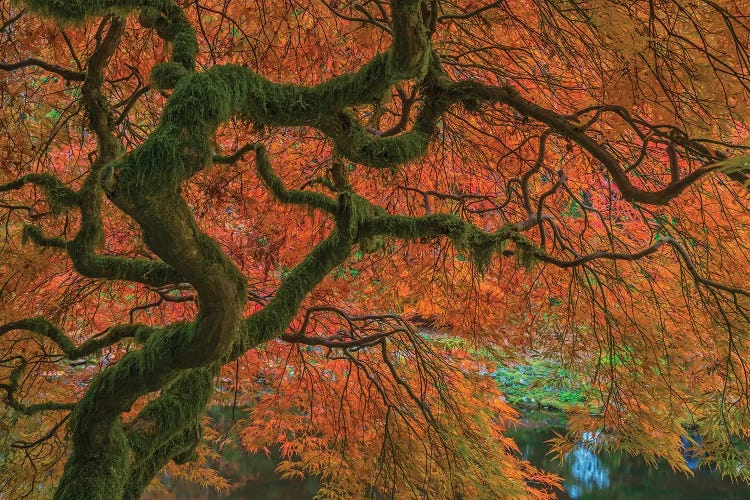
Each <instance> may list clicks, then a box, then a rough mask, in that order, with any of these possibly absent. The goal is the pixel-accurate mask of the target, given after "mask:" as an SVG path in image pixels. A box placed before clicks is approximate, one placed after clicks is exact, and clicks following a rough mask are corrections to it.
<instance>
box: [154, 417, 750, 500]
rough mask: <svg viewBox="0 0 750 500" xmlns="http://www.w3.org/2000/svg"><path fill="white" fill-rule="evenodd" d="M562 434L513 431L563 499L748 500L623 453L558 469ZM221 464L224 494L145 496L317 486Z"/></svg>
mask: <svg viewBox="0 0 750 500" xmlns="http://www.w3.org/2000/svg"><path fill="white" fill-rule="evenodd" d="M555 431H558V432H561V431H563V429H562V428H561V427H558V426H557V424H556V423H554V422H553V423H551V424H548V425H541V426H540V425H539V423H538V421H537V422H536V423H535V424H534V425H529V426H525V427H519V428H518V429H516V430H515V431H513V432H512V436H513V438H514V439H515V440H516V442H517V443H518V447H519V449H520V450H521V453H522V455H523V457H524V458H526V459H527V460H529V461H530V462H531V463H533V464H534V465H536V466H538V467H541V468H542V469H544V470H547V471H550V472H554V473H556V474H558V475H559V476H561V477H563V478H564V483H563V488H564V491H562V492H559V493H558V497H559V498H560V499H562V500H568V499H574V500H579V499H580V500H595V499H602V500H605V499H606V500H612V499H617V500H619V499H622V500H637V499H644V500H646V499H648V500H656V499H680V500H685V499H691V500H692V499H695V500H734V499H750V487H748V486H746V485H738V484H733V483H732V482H731V481H729V480H727V479H722V478H721V476H720V475H719V473H718V472H716V471H711V470H700V469H696V470H695V471H694V475H693V476H686V475H685V474H683V473H681V472H674V471H672V470H671V469H670V468H669V467H668V466H666V465H665V464H662V465H661V466H659V467H658V468H652V467H648V466H646V464H645V463H644V462H643V460H641V459H640V458H638V457H632V456H630V455H627V454H599V455H597V454H595V453H593V452H591V451H590V450H588V449H586V448H585V447H582V446H580V447H577V448H576V449H574V450H573V451H572V452H571V453H570V454H569V455H568V456H567V457H566V460H565V461H564V462H563V463H562V464H560V462H559V461H557V460H555V459H554V458H553V457H552V456H549V455H547V452H548V451H549V445H548V444H547V443H546V441H548V440H549V439H551V438H552V437H554V432H555ZM224 460H225V464H224V465H222V466H221V467H220V469H219V471H220V473H221V474H222V475H223V476H224V477H226V478H227V479H229V480H230V483H231V484H232V487H231V489H230V490H229V491H224V492H222V493H216V492H214V491H212V490H206V489H202V488H200V487H198V486H195V485H190V484H185V483H182V482H172V481H170V480H169V479H165V481H164V484H165V486H167V489H169V490H170V496H168V497H165V496H164V495H159V496H158V497H154V496H152V497H150V498H151V499H153V500H156V499H157V498H158V500H167V499H179V500H219V499H247V498H257V499H263V500H309V499H310V498H312V497H313V496H314V495H315V492H316V491H317V488H318V482H317V480H316V479H315V478H309V479H306V480H282V479H279V478H278V477H277V476H276V475H275V474H274V472H273V469H274V467H275V465H276V463H277V461H276V460H275V459H274V458H273V457H271V458H270V459H269V458H267V457H266V456H265V455H262V454H261V455H254V456H253V455H247V454H244V453H242V452H240V451H239V450H237V449H228V448H227V449H225V452H224Z"/></svg>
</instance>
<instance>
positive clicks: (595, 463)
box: [565, 446, 609, 498]
mask: <svg viewBox="0 0 750 500" xmlns="http://www.w3.org/2000/svg"><path fill="white" fill-rule="evenodd" d="M566 460H568V461H569V462H570V475H571V476H570V477H569V478H567V479H566V480H565V490H566V491H567V492H568V495H570V496H571V497H572V498H581V496H583V494H584V493H587V492H589V491H593V490H603V489H606V488H609V469H608V468H607V467H605V466H604V465H603V464H602V461H601V460H600V459H599V457H598V456H596V455H595V454H594V452H592V451H591V450H588V449H586V448H583V447H580V446H579V447H577V448H576V449H574V450H573V451H572V452H571V453H569V454H568V456H567V457H566Z"/></svg>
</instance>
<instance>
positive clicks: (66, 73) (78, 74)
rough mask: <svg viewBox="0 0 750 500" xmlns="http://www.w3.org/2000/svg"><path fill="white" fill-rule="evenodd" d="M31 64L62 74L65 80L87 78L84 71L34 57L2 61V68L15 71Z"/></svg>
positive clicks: (82, 79)
mask: <svg viewBox="0 0 750 500" xmlns="http://www.w3.org/2000/svg"><path fill="white" fill-rule="evenodd" d="M29 66H37V67H39V68H42V69H44V70H46V71H49V72H51V73H55V74H57V75H60V76H61V77H63V78H64V79H65V80H69V81H75V82H82V81H84V80H85V79H86V73H85V72H83V71H73V70H71V69H67V68H63V67H62V66H58V65H56V64H51V63H48V62H46V61H42V60H41V59H36V58H33V57H32V58H29V59H24V60H23V61H18V62H14V63H0V70H5V71H15V70H17V69H21V68H28V67H29Z"/></svg>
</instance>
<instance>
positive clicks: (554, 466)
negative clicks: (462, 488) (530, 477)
mask: <svg viewBox="0 0 750 500" xmlns="http://www.w3.org/2000/svg"><path fill="white" fill-rule="evenodd" d="M555 430H557V431H558V432H562V431H563V429H562V428H557V429H555V428H550V427H525V428H518V429H516V430H515V431H513V432H512V433H511V434H512V436H513V438H514V439H515V440H516V443H518V447H519V448H520V450H521V453H522V454H523V456H524V458H526V459H527V460H529V461H530V462H531V463H533V464H534V465H536V466H538V467H541V468H542V469H544V470H546V471H549V472H554V473H556V474H558V475H559V476H561V477H563V478H564V483H563V488H564V490H565V491H563V492H560V493H558V498H560V499H562V500H566V499H574V500H578V499H585V500H593V499H601V500H605V499H607V500H610V499H622V500H636V499H644V500H646V499H648V500H652V499H660V500H661V499H675V500H676V499H680V500H685V499H696V500H697V499H700V500H713V499H715V500H720V499H723V500H731V499H747V498H750V487H749V486H746V485H741V484H737V483H734V484H733V483H732V482H731V481H729V480H728V479H722V478H721V475H720V474H719V473H718V472H716V471H712V470H703V469H697V468H696V469H695V470H694V471H693V473H694V475H693V476H686V475H685V474H684V473H682V472H673V471H672V469H670V468H669V466H667V465H666V464H661V466H659V467H658V468H653V467H648V466H647V465H646V463H645V462H644V461H643V460H642V459H640V458H638V457H632V456H630V455H628V454H625V453H607V454H596V453H593V452H592V451H590V450H588V449H586V448H584V447H577V448H576V449H574V450H573V451H572V452H571V453H569V454H568V455H567V456H566V459H565V461H564V462H563V463H562V464H560V462H559V461H557V460H555V459H554V458H553V457H552V456H549V455H547V452H548V451H549V445H548V444H547V443H546V441H548V440H549V439H552V438H553V437H554V431H555ZM688 463H689V464H690V462H688ZM693 463H694V462H693Z"/></svg>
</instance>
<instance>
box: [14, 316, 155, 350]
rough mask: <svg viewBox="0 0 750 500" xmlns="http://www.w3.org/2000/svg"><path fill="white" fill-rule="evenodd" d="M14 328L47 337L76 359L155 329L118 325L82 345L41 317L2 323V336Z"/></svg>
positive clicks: (145, 335)
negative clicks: (77, 344) (76, 343)
mask: <svg viewBox="0 0 750 500" xmlns="http://www.w3.org/2000/svg"><path fill="white" fill-rule="evenodd" d="M13 330H26V331H29V332H33V333H36V334H37V335H41V336H42V337H47V338H48V339H50V340H51V341H52V342H54V343H55V344H56V345H57V346H58V347H59V348H60V350H61V351H62V352H63V353H64V354H65V356H66V357H67V358H68V359H70V360H75V359H80V358H84V357H86V356H90V355H91V354H94V353H95V352H97V351H100V350H101V349H103V348H105V347H109V346H111V345H113V344H116V343H117V342H119V341H121V340H123V339H125V338H136V339H141V340H142V339H144V338H146V337H147V336H148V335H149V334H150V333H151V332H152V331H153V328H151V327H148V326H146V325H142V324H131V325H116V326H113V327H110V328H108V329H107V332H106V334H105V335H103V336H101V337H98V338H91V339H89V340H87V341H85V342H84V343H83V344H81V345H80V346H76V345H75V344H74V343H73V341H72V340H71V339H70V337H68V336H67V335H65V334H64V333H63V332H62V330H60V329H59V328H57V327H56V326H55V325H53V324H52V323H50V322H49V321H47V320H46V319H44V318H41V317H35V318H27V319H21V320H18V321H11V322H10V323H6V324H4V325H1V326H0V336H2V335H5V334H6V333H8V332H11V331H13Z"/></svg>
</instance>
